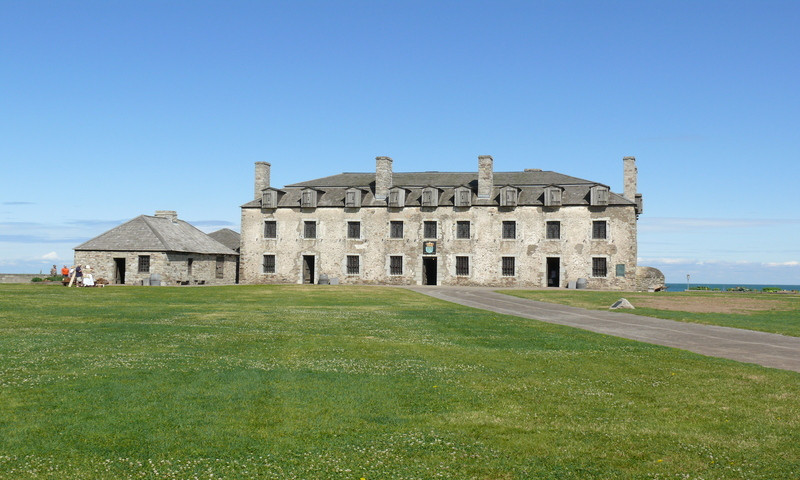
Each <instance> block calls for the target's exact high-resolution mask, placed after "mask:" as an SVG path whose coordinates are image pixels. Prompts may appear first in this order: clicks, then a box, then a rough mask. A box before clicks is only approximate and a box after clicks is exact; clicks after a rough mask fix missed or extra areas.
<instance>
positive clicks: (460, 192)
mask: <svg viewBox="0 0 800 480" xmlns="http://www.w3.org/2000/svg"><path fill="white" fill-rule="evenodd" d="M453 203H455V206H456V207H469V206H470V204H471V203H472V190H470V189H468V188H466V187H461V188H457V189H456V195H455V197H454V200H453Z"/></svg>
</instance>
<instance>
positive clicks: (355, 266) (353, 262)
mask: <svg viewBox="0 0 800 480" xmlns="http://www.w3.org/2000/svg"><path fill="white" fill-rule="evenodd" d="M359 273H360V272H359V258H358V255H348V256H347V274H348V275H358V274H359Z"/></svg>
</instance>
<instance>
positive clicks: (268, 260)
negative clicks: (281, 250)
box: [262, 255, 275, 273]
mask: <svg viewBox="0 0 800 480" xmlns="http://www.w3.org/2000/svg"><path fill="white" fill-rule="evenodd" d="M262 265H263V267H264V270H263V271H264V273H275V255H264V262H263V263H262Z"/></svg>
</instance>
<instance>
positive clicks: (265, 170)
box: [255, 162, 271, 200]
mask: <svg viewBox="0 0 800 480" xmlns="http://www.w3.org/2000/svg"><path fill="white" fill-rule="evenodd" d="M270 166H271V165H270V164H269V163H267V162H256V183H255V194H256V195H255V198H256V200H258V199H260V198H261V190H264V189H265V188H269V167H270Z"/></svg>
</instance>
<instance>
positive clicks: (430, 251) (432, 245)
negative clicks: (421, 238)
mask: <svg viewBox="0 0 800 480" xmlns="http://www.w3.org/2000/svg"><path fill="white" fill-rule="evenodd" d="M422 253H423V254H425V255H434V254H435V253H436V242H433V241H428V242H422Z"/></svg>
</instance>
